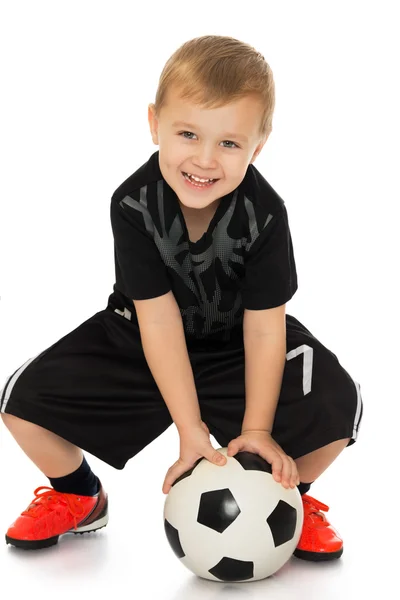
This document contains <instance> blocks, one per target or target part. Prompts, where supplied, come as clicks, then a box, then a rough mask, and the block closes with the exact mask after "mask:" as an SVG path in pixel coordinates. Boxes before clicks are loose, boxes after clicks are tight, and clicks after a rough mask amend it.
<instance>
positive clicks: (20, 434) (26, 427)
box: [1, 414, 83, 478]
mask: <svg viewBox="0 0 400 600" xmlns="http://www.w3.org/2000/svg"><path fill="white" fill-rule="evenodd" d="M1 417H2V420H3V423H4V424H5V426H6V427H7V429H8V430H9V432H10V433H11V435H12V436H13V438H14V439H15V441H16V442H17V444H18V445H19V447H20V448H21V449H22V450H23V451H24V452H25V454H26V455H27V456H28V458H30V459H31V461H32V462H34V463H35V465H36V466H37V467H38V469H40V471H42V473H43V474H44V475H46V477H49V478H50V477H64V476H65V475H68V474H69V473H72V472H73V471H76V469H77V468H78V467H79V465H80V464H81V462H82V458H83V453H82V450H81V449H80V448H78V447H77V446H75V445H74V444H71V443H70V442H68V441H67V440H64V439H63V438H61V437H59V436H58V435H56V434H55V433H53V432H52V431H49V430H47V429H44V428H43V427H41V426H40V425H35V424H34V423H29V421H24V420H23V419H20V418H19V417H15V416H14V415H9V414H2V415H1Z"/></svg>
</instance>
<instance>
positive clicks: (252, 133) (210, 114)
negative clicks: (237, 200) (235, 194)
mask: <svg viewBox="0 0 400 600" xmlns="http://www.w3.org/2000/svg"><path fill="white" fill-rule="evenodd" d="M261 114H262V106H261V102H260V100H259V99H257V98H254V97H250V96H248V97H246V98H242V99H241V100H238V101H235V102H234V103H231V104H228V105H225V106H222V107H220V108H215V109H204V108H201V107H200V106H199V105H195V104H192V103H190V102H189V101H186V100H185V101H184V100H182V99H181V98H180V97H179V94H178V92H177V91H176V90H170V91H169V92H168V95H167V102H166V104H165V105H164V106H163V108H162V109H161V111H160V115H159V118H158V119H157V118H156V117H155V115H154V104H150V105H149V109H148V119H149V125H150V131H151V135H152V139H153V142H154V143H155V144H156V145H159V163H160V170H161V173H162V176H163V178H164V179H165V180H166V182H167V183H168V185H169V186H170V187H171V188H172V189H173V190H174V192H175V193H176V195H177V196H178V199H179V200H180V202H181V204H182V205H183V206H184V207H186V208H188V209H202V208H207V207H208V206H210V205H212V204H213V203H214V202H215V201H216V200H218V199H219V198H221V197H222V196H225V195H226V194H229V193H230V192H232V191H233V190H234V189H236V188H237V187H238V185H239V184H240V183H241V181H242V180H243V178H244V176H245V174H246V170H247V168H248V166H249V164H250V163H252V162H253V161H254V160H255V158H256V156H257V155H258V154H259V153H260V151H261V149H262V147H263V146H264V144H265V142H266V141H267V139H268V135H267V136H264V137H263V138H261V137H260V134H259V126H260V122H261ZM178 121H180V122H181V123H180V124H178V123H177V122H178ZM182 122H184V123H185V124H182ZM185 132H186V133H185ZM240 136H245V137H246V138H247V139H243V138H241V137H240ZM183 173H190V174H191V175H194V176H196V177H200V178H202V179H216V180H217V181H215V182H214V183H211V184H208V183H207V184H206V185H201V184H200V183H198V182H195V183H194V184H193V183H190V182H189V181H187V179H186V178H185V176H184V175H183ZM196 183H198V186H199V187H197V186H196V185H195V184H196ZM200 186H201V187H200Z"/></svg>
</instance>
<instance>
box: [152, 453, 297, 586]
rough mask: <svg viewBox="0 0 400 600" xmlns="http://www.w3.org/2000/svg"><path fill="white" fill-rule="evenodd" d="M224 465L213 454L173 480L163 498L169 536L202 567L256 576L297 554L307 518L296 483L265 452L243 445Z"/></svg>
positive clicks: (228, 576)
mask: <svg viewBox="0 0 400 600" xmlns="http://www.w3.org/2000/svg"><path fill="white" fill-rule="evenodd" d="M218 451H219V452H221V453H222V454H224V455H225V456H226V458H227V462H226V464H225V465H223V466H222V467H220V466H218V465H214V464H213V463H211V462H210V461H209V460H207V459H206V458H201V459H199V460H198V461H197V462H196V464H195V465H194V467H193V468H192V469H190V470H189V471H187V472H186V473H184V474H183V475H182V476H181V477H179V478H178V479H177V480H176V481H175V482H174V484H173V486H172V488H171V490H170V491H169V494H168V496H167V498H166V500H165V504H164V529H165V533H166V536H167V540H168V542H169V544H170V546H171V548H172V550H173V551H174V553H175V554H176V556H177V557H178V558H179V559H180V560H181V562H182V563H183V564H184V565H185V566H186V567H187V568H188V569H189V570H190V571H192V572H193V573H194V574H195V575H198V576H199V577H202V578H204V579H210V580H212V581H235V582H242V581H256V580H258V579H264V578H265V577H269V576H270V575H272V574H274V573H276V571H278V569H280V568H281V567H282V566H283V565H284V564H285V563H286V562H287V561H288V560H289V558H290V557H291V555H292V554H293V551H294V550H295V548H296V546H297V544H298V541H299V539H300V534H301V529H302V526H303V504H302V500H301V496H300V493H299V491H298V489H297V488H294V489H292V488H289V489H285V488H284V487H283V486H282V484H281V483H278V482H276V481H275V479H274V478H273V477H272V469H271V465H270V464H269V463H268V462H266V461H265V460H264V459H263V458H262V457H261V456H259V455H258V454H254V453H251V452H238V453H237V454H235V456H228V454H227V448H219V449H218Z"/></svg>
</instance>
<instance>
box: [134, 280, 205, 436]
mask: <svg viewBox="0 0 400 600" xmlns="http://www.w3.org/2000/svg"><path fill="white" fill-rule="evenodd" d="M133 303H134V305H135V309H136V314H137V318H138V322H139V329H140V336H141V340H142V346H143V351H144V355H145V358H146V361H147V364H148V366H149V369H150V371H151V373H152V375H153V377H154V380H155V382H156V384H157V386H158V389H159V390H160V393H161V395H162V397H163V399H164V402H165V404H166V405H167V407H168V410H169V412H170V415H171V417H172V419H173V421H174V423H175V425H176V426H177V428H178V430H181V429H186V428H187V427H190V426H191V425H198V424H199V422H200V421H201V413H200V407H199V401H198V398H197V390H196V385H195V382H194V377H193V371H192V366H191V364H190V360H189V355H188V351H187V346H186V340H185V335H184V329H183V323H182V316H181V313H180V311H179V307H178V304H177V302H176V300H175V297H174V295H173V293H172V292H171V291H170V292H168V293H167V294H164V295H163V296H159V297H158V298H150V299H148V300H134V301H133Z"/></svg>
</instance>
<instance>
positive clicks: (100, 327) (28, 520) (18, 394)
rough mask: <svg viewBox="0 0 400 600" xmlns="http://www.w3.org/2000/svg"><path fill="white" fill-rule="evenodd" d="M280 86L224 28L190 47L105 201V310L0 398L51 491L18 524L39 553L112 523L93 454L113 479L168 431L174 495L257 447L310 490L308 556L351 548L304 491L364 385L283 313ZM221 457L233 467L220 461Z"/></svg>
mask: <svg viewBox="0 0 400 600" xmlns="http://www.w3.org/2000/svg"><path fill="white" fill-rule="evenodd" d="M274 105H275V95H274V83H273V76H272V73H271V70H270V68H269V66H268V64H267V63H266V62H265V59H264V57H262V56H261V55H260V54H259V53H258V52H256V51H255V50H254V48H252V47H251V46H249V45H247V44H244V43H242V42H240V41H239V40H235V39H233V38H230V37H224V36H204V37H201V38H196V39H194V40H191V41H189V42H187V43H185V44H183V46H182V47H181V48H179V49H178V50H177V51H176V52H175V53H174V54H173V55H172V56H171V58H170V59H169V60H168V62H167V63H166V65H165V67H164V70H163V72H162V74H161V77H160V81H159V87H158V90H157V95H156V102H155V104H150V105H149V124H150V129H151V135H152V139H153V141H154V143H155V144H156V145H158V146H159V150H158V151H157V152H155V153H154V154H153V155H152V156H151V157H150V158H149V160H148V161H147V162H146V163H145V164H143V165H142V166H141V167H140V168H139V169H138V170H137V171H136V172H135V173H133V175H131V176H130V177H129V178H128V179H127V180H126V181H124V182H123V183H122V185H120V186H119V187H118V189H117V190H116V191H115V192H114V194H113V196H112V201H111V224H112V231H113V235H114V241H115V245H114V248H115V269H116V283H115V285H114V288H113V290H114V291H113V293H112V294H111V295H110V297H109V299H108V305H107V307H106V308H105V309H104V310H101V311H100V312H98V313H96V314H95V315H94V316H93V317H91V318H90V319H88V320H87V321H85V322H84V323H82V324H81V325H80V326H79V327H77V328H76V329H75V330H73V331H72V332H70V333H68V334H67V335H66V336H64V337H63V338H61V339H60V340H59V341H58V342H56V343H55V344H53V345H52V346H50V348H47V349H46V350H44V351H43V352H42V353H41V354H39V355H38V356H36V357H34V358H31V359H30V360H28V361H27V362H26V363H25V364H23V365H22V366H21V367H20V368H19V369H17V370H16V371H15V373H13V374H12V375H11V376H10V377H9V378H8V380H7V381H6V384H5V387H4V389H3V390H2V392H1V394H0V410H1V415H2V418H3V421H4V423H5V425H6V427H7V428H8V429H9V431H10V432H11V434H12V435H13V436H14V438H15V439H16V441H17V443H18V444H19V445H20V447H21V448H22V450H23V451H24V452H25V453H26V454H27V456H28V457H29V458H30V459H31V460H32V461H33V462H34V463H35V464H36V465H37V467H38V468H39V469H40V470H41V471H42V472H43V473H44V475H46V477H48V478H49V481H50V484H51V486H52V487H45V486H42V487H40V488H37V489H36V490H35V500H34V501H33V502H32V504H31V505H30V506H29V507H28V508H27V509H26V510H25V511H24V512H23V513H22V514H21V515H20V516H19V517H18V518H17V520H16V521H15V522H14V523H13V524H12V525H11V526H10V528H9V529H8V531H7V534H6V541H7V543H9V544H12V545H14V546H18V547H21V548H31V549H35V548H43V547H46V546H50V545H52V544H56V543H57V541H58V538H59V536H60V535H62V534H64V533H66V532H67V531H73V532H76V533H78V532H85V531H93V530H96V529H98V528H100V527H103V526H104V525H106V524H107V521H108V509H107V494H106V493H105V491H104V488H103V486H102V484H101V482H100V481H99V479H98V478H97V477H96V476H95V475H94V473H93V472H92V471H91V469H90V467H89V465H88V463H87V462H86V459H85V457H84V455H83V452H82V450H85V451H87V452H90V453H91V454H93V455H95V456H96V457H98V458H99V459H101V460H103V461H105V462H106V463H108V464H109V465H111V466H113V467H115V468H116V469H123V468H124V466H125V464H126V462H127V461H128V460H129V459H130V458H132V457H133V456H135V455H136V454H137V453H138V452H140V451H141V450H142V449H143V448H144V447H145V446H146V445H147V444H149V443H151V442H152V441H153V440H154V439H155V438H157V437H158V436H159V435H160V434H161V433H163V431H165V430H166V429H167V428H168V427H169V426H170V425H171V423H173V422H174V424H175V425H176V427H177V429H178V432H179V437H180V457H179V459H178V461H177V462H176V463H175V464H174V465H173V466H172V467H171V468H170V469H169V470H168V472H167V474H166V477H165V481H164V484H163V492H164V493H168V491H169V490H170V488H171V486H172V485H173V483H174V481H175V480H176V479H177V478H178V477H179V476H180V475H181V474H183V473H184V472H185V471H187V470H188V469H190V468H191V467H192V466H193V465H194V463H195V462H196V461H197V460H198V459H199V458H201V457H206V458H207V459H208V460H210V461H212V462H214V463H215V464H221V465H223V464H224V463H225V462H226V458H225V457H224V456H222V454H221V453H220V452H218V451H217V450H215V449H214V448H213V446H212V445H211V442H210V434H212V435H213V436H214V437H215V439H216V440H217V442H218V443H219V444H220V445H221V447H228V455H229V456H234V455H235V454H236V453H237V452H239V451H240V450H246V451H249V452H254V453H258V454H260V455H261V456H263V457H264V458H265V459H266V460H267V461H269V462H270V463H271V464H272V469H273V475H274V477H275V479H276V480H277V481H280V482H281V484H282V485H283V486H284V487H286V488H287V487H289V486H291V487H294V486H296V485H297V486H298V488H299V490H300V493H301V494H302V498H303V506H304V516H305V519H304V527H303V532H302V535H301V539H300V542H299V545H298V548H297V549H296V552H295V554H296V556H298V557H300V558H304V559H307V560H329V559H332V558H337V557H339V556H340V555H341V554H342V551H343V542H342V540H341V539H340V537H339V534H338V533H337V532H336V531H335V529H334V528H333V527H331V526H330V524H329V522H328V521H327V519H326V516H325V514H324V511H327V510H328V506H326V505H325V504H323V503H321V502H319V501H318V500H316V499H314V498H312V497H311V496H309V495H308V494H307V493H306V492H308V490H309V489H310V485H311V483H312V482H313V481H315V479H317V478H318V477H319V476H320V475H321V473H323V472H324V471H325V470H326V469H327V468H328V467H329V465H330V464H331V463H332V461H334V460H335V458H336V457H337V456H338V455H339V453H340V452H341V451H342V450H343V449H344V448H345V447H346V446H349V445H351V444H353V443H354V442H355V440H356V437H357V433H358V428H359V424H360V421H361V416H362V400H361V394H360V386H359V384H358V383H357V382H355V381H353V379H352V378H351V377H350V375H349V374H348V373H347V372H346V371H345V370H344V369H343V367H342V366H341V365H340V363H339V361H338V359H337V357H336V356H335V355H334V354H333V353H332V352H331V351H330V350H328V349H327V348H326V347H325V346H323V345H322V343H321V342H319V341H318V340H317V339H316V338H315V337H314V336H313V335H312V333H311V332H310V331H309V330H308V329H306V328H305V327H304V326H303V325H302V324H301V323H300V322H299V321H298V320H297V319H295V318H294V317H292V316H290V315H288V314H285V305H286V303H287V302H288V301H289V300H290V299H291V298H292V297H293V295H294V293H295V292H296V290H297V274H296V267H295V261H294V255H293V247H292V240H291V235H290V230H289V223H288V215H287V211H286V207H285V204H284V201H283V200H282V199H281V198H280V196H279V195H278V194H277V193H276V192H275V191H274V190H273V188H272V187H271V186H270V185H269V183H268V182H267V181H266V180H265V179H264V177H263V176H262V175H261V174H260V173H259V172H258V170H257V169H256V168H255V167H254V166H253V164H252V163H253V162H254V160H255V159H256V157H257V156H258V154H259V153H260V152H261V149H262V148H263V146H264V144H265V143H266V141H267V139H268V136H269V134H270V132H271V130H272V115H273V110H274ZM221 457H222V458H221Z"/></svg>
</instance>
